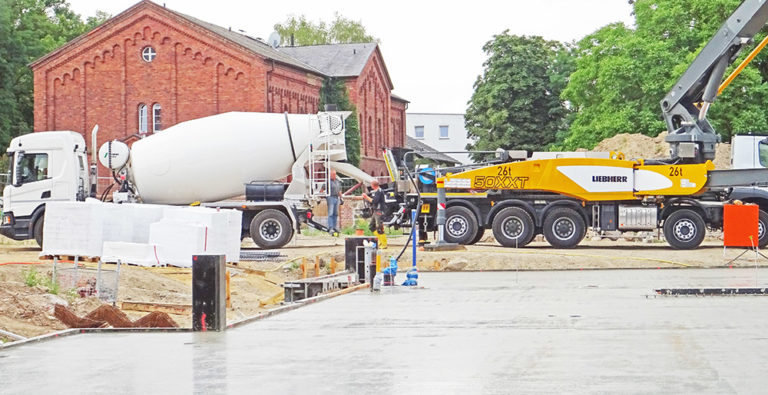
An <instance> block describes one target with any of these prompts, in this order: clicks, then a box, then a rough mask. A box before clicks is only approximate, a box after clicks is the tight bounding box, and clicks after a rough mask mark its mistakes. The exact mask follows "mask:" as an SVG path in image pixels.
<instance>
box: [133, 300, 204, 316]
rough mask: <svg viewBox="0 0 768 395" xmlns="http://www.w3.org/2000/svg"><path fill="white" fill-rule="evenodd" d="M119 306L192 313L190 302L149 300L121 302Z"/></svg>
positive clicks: (140, 309) (180, 313)
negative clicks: (153, 301)
mask: <svg viewBox="0 0 768 395" xmlns="http://www.w3.org/2000/svg"><path fill="white" fill-rule="evenodd" d="M120 308H121V309H123V310H129V311H144V312H150V313H151V312H154V311H159V312H161V313H166V314H176V315H189V314H192V305H191V304H172V303H151V302H122V304H121V305H120Z"/></svg>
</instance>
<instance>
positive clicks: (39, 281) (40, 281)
mask: <svg viewBox="0 0 768 395" xmlns="http://www.w3.org/2000/svg"><path fill="white" fill-rule="evenodd" d="M21 275H22V277H23V279H24V285H26V286H28V287H37V286H38V285H41V286H43V287H45V288H46V289H47V290H48V293H50V294H54V295H58V294H59V284H57V283H56V281H53V279H52V278H50V277H48V276H46V275H43V274H42V273H40V272H38V271H37V269H35V268H34V267H32V268H29V269H27V270H22V271H21Z"/></svg>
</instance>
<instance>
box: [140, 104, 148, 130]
mask: <svg viewBox="0 0 768 395" xmlns="http://www.w3.org/2000/svg"><path fill="white" fill-rule="evenodd" d="M146 133H147V105H146V104H144V103H141V104H139V134H146Z"/></svg>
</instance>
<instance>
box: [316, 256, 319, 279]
mask: <svg viewBox="0 0 768 395" xmlns="http://www.w3.org/2000/svg"><path fill="white" fill-rule="evenodd" d="M315 277H320V257H319V256H317V255H315Z"/></svg>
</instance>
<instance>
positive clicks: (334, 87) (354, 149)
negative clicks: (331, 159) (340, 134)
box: [320, 77, 360, 166]
mask: <svg viewBox="0 0 768 395" xmlns="http://www.w3.org/2000/svg"><path fill="white" fill-rule="evenodd" d="M326 104H335V105H336V106H337V108H338V110H339V111H351V112H352V114H351V115H350V116H349V117H348V118H347V120H346V122H345V126H346V135H345V138H344V141H345V142H346V144H347V162H349V163H351V164H353V165H355V166H358V165H360V125H359V123H358V120H357V108H356V107H355V105H354V104H353V103H352V102H351V101H350V100H349V92H348V91H347V86H346V84H345V83H344V80H342V79H335V78H333V77H329V78H327V79H326V80H325V81H323V87H322V88H321V90H320V109H321V111H322V109H323V108H324V107H325V105H326Z"/></svg>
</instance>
